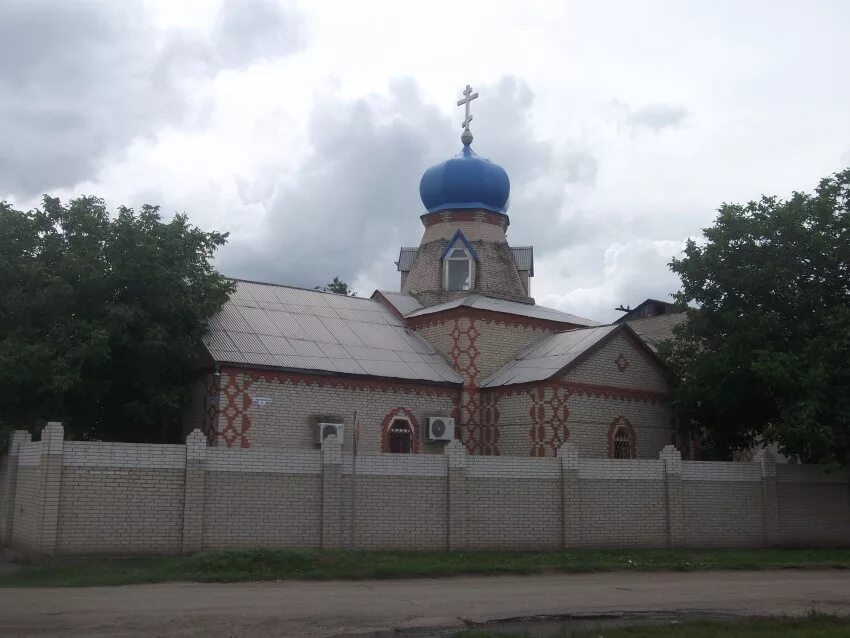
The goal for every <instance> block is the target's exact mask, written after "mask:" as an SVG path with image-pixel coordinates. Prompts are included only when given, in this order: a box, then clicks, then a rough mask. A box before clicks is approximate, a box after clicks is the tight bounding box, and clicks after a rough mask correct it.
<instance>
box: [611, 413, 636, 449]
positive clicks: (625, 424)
mask: <svg viewBox="0 0 850 638" xmlns="http://www.w3.org/2000/svg"><path fill="white" fill-rule="evenodd" d="M623 429H625V430H626V432H627V433H628V435H629V457H628V458H630V459H633V458H635V456H636V454H637V440H636V438H635V426H633V425H632V423H631V421H629V420H628V419H627V418H626V417H624V416H618V417H617V418H616V419H614V420H613V421H612V422H611V425H610V427H609V428H608V458H610V459H613V458H614V444H615V439H616V437H617V432H619V431H620V430H623Z"/></svg>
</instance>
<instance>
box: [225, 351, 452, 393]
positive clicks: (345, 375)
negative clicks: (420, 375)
mask: <svg viewBox="0 0 850 638" xmlns="http://www.w3.org/2000/svg"><path fill="white" fill-rule="evenodd" d="M213 361H214V362H215V363H216V364H218V365H219V366H227V367H231V368H239V369H240V370H268V371H270V372H283V373H286V374H302V375H304V376H313V377H329V378H333V377H339V378H342V379H365V380H370V379H371V380H374V379H384V380H386V381H392V382H393V383H406V384H410V385H429V386H439V387H446V388H458V387H461V386H463V382H461V381H457V382H455V381H431V380H428V379H408V378H404V377H382V376H378V375H376V374H352V373H350V372H331V371H328V370H315V369H305V368H284V367H280V366H269V365H262V364H255V363H234V362H233V361H226V360H216V359H215V357H213Z"/></svg>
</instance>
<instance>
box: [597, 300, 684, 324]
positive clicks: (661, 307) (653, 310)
mask: <svg viewBox="0 0 850 638" xmlns="http://www.w3.org/2000/svg"><path fill="white" fill-rule="evenodd" d="M618 310H619V308H618ZM685 310H687V308H686V307H684V306H680V305H679V304H675V303H673V302H671V301H662V300H661V299H644V300H643V301H641V302H640V303H639V304H638V305H637V306H635V307H634V308H632V309H631V310H627V311H626V313H625V314H624V315H623V316H622V317H620V318H619V319H617V320H616V321H615V322H614V323H624V322H626V321H634V320H635V319H647V318H649V317H657V316H659V315H669V314H679V313H682V312H685Z"/></svg>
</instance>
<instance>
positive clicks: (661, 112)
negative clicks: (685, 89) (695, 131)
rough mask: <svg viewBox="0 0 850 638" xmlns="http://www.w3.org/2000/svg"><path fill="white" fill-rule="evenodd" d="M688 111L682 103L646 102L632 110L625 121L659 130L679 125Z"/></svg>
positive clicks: (636, 125) (635, 125)
mask: <svg viewBox="0 0 850 638" xmlns="http://www.w3.org/2000/svg"><path fill="white" fill-rule="evenodd" d="M687 115H688V111H687V110H686V109H685V107H683V106H682V105H676V104H648V105H647V106H644V107H642V108H639V109H637V110H636V111H632V112H631V113H630V114H629V116H628V118H627V120H626V121H627V122H628V123H629V124H630V125H631V126H634V127H643V128H647V129H649V130H651V131H661V130H664V129H666V128H675V127H677V126H679V125H680V124H681V123H682V122H683V121H684V120H685V118H686V117H687Z"/></svg>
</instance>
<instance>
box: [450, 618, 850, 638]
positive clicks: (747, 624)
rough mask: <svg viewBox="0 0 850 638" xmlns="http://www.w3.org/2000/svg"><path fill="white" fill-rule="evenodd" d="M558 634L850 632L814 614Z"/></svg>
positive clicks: (664, 636)
mask: <svg viewBox="0 0 850 638" xmlns="http://www.w3.org/2000/svg"><path fill="white" fill-rule="evenodd" d="M559 635H560V636H562V637H563V638H768V637H769V638H775V637H777V636H781V637H782V638H846V637H847V636H849V635H850V618H840V617H837V616H829V615H823V614H812V615H809V616H807V617H801V618H746V619H742V620H734V621H696V622H684V623H676V624H670V625H638V626H634V627H616V628H611V629H594V630H590V631H587V630H582V631H578V632H576V633H573V634H569V633H565V634H559ZM452 638H534V634H527V633H519V634H515V633H514V634H510V633H508V634H506V633H497V632H492V631H476V630H470V631H461V632H459V633H457V634H455V635H454V636H452Z"/></svg>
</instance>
